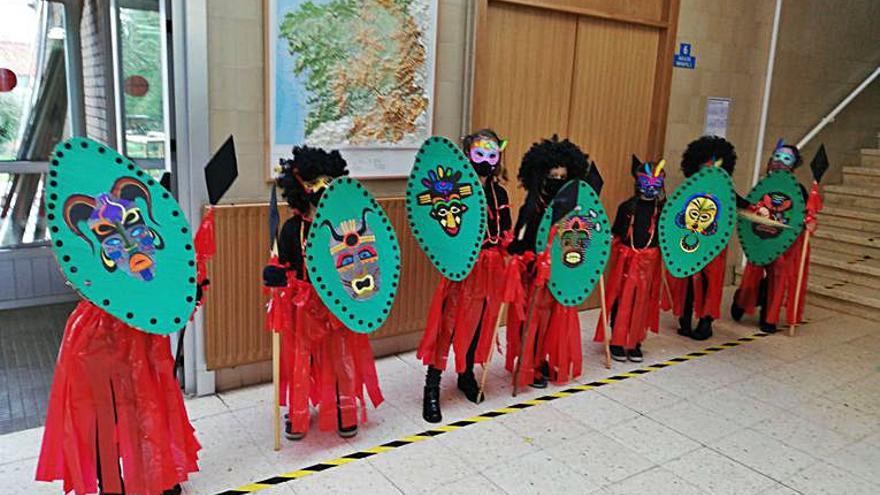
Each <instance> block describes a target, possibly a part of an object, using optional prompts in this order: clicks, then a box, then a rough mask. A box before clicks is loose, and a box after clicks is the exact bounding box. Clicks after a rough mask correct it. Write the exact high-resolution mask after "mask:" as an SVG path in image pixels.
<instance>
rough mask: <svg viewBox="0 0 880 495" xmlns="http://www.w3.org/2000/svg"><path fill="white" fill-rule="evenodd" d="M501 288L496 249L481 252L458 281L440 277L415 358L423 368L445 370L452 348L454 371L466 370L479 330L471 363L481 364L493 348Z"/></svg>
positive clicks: (501, 261)
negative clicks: (422, 364) (466, 274)
mask: <svg viewBox="0 0 880 495" xmlns="http://www.w3.org/2000/svg"><path fill="white" fill-rule="evenodd" d="M505 285H506V284H505V266H504V253H503V252H502V250H501V248H497V247H493V248H487V249H484V250H482V251H481V252H480V257H479V259H477V263H476V264H475V265H474V269H473V270H472V271H471V273H470V275H468V276H467V278H465V279H464V280H462V281H461V282H453V281H450V280H449V279H447V278H443V279H442V280H441V281H440V284H439V285H438V286H437V289H436V290H435V291H434V297H433V298H432V299H431V306H430V309H429V310H428V323H427V325H426V327H425V333H424V334H423V335H422V340H421V342H420V343H419V348H418V350H417V352H416V357H417V358H419V359H421V360H422V363H424V364H425V365H426V366H433V367H434V368H437V369H440V370H442V369H446V360H447V357H448V355H449V348H450V347H452V349H453V351H455V370H456V372H458V373H461V372H463V371H464V370H465V369H466V367H467V362H466V361H467V359H466V358H467V351H468V348H469V347H470V345H471V342H473V340H474V336H475V335H476V333H477V328H478V327H479V330H480V334H479V341H478V342H477V348H476V352H475V353H474V362H475V363H477V364H483V363H485V362H486V359H487V358H488V356H489V350H490V349H491V348H492V345H493V342H492V337H493V336H494V334H495V322H496V320H497V319H498V312H499V311H500V310H501V303H502V299H503V296H504V289H505Z"/></svg>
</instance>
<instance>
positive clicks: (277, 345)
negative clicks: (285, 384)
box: [272, 331, 281, 451]
mask: <svg viewBox="0 0 880 495" xmlns="http://www.w3.org/2000/svg"><path fill="white" fill-rule="evenodd" d="M272 391H273V392H272V393H273V396H272V406H273V409H274V413H275V450H276V451H278V450H281V334H280V333H279V332H277V331H273V332H272Z"/></svg>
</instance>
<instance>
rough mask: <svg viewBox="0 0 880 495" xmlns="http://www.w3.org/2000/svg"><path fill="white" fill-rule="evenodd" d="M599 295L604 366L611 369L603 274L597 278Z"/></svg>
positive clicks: (609, 331)
mask: <svg viewBox="0 0 880 495" xmlns="http://www.w3.org/2000/svg"><path fill="white" fill-rule="evenodd" d="M599 297H600V298H601V299H602V314H601V315H600V318H602V328H603V329H604V330H605V332H604V333H605V368H607V369H611V328H610V327H609V325H608V307H607V305H606V303H605V275H602V276H601V277H600V278H599Z"/></svg>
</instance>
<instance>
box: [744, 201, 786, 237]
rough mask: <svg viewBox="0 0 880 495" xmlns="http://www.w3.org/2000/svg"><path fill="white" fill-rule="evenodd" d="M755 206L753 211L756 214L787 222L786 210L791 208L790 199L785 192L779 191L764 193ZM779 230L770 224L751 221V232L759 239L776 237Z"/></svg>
mask: <svg viewBox="0 0 880 495" xmlns="http://www.w3.org/2000/svg"><path fill="white" fill-rule="evenodd" d="M755 206H756V208H757V209H756V210H755V213H757V214H758V215H760V216H762V217H765V218H769V219H771V220H775V221H777V222H779V223H784V224H788V220H789V219H788V212H789V211H790V210H791V207H792V201H791V198H790V197H789V196H788V195H787V194H783V193H780V192H773V193H769V194H765V195H764V196H763V197H761V200H760V201H758V203H757V204H756V205H755ZM780 230H782V229H780V228H778V227H774V226H772V225H764V224H760V223H757V222H752V232H754V233H755V235H756V236H758V237H760V238H761V239H771V238H773V237H776V236H778V235H779V233H780Z"/></svg>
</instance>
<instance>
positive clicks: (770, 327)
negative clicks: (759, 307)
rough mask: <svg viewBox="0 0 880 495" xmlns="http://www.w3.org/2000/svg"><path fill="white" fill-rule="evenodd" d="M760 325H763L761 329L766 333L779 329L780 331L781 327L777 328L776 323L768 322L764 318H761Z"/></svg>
mask: <svg viewBox="0 0 880 495" xmlns="http://www.w3.org/2000/svg"><path fill="white" fill-rule="evenodd" d="M760 327H761V331H762V332H764V333H776V332H777V331H779V329H778V328H776V324H775V323H767V322H766V321H764V320H761V322H760Z"/></svg>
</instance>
